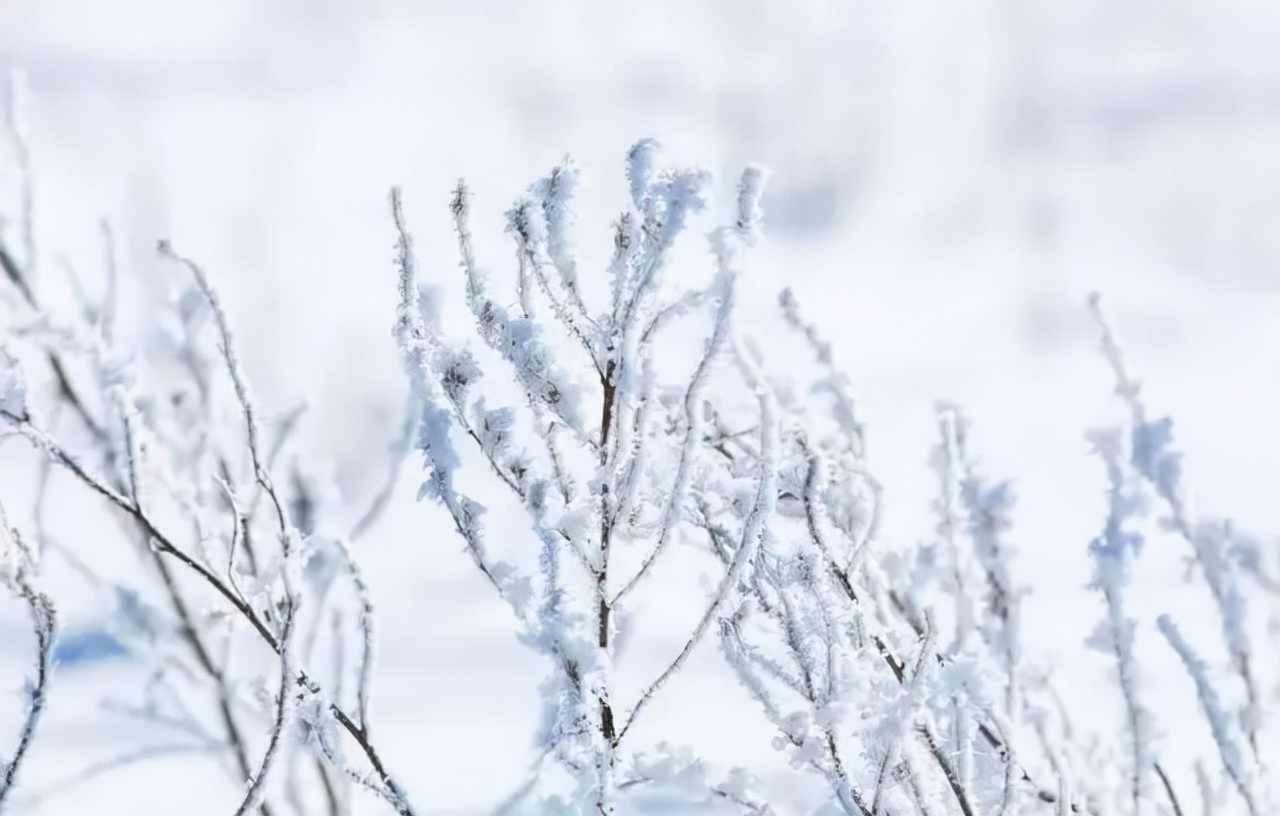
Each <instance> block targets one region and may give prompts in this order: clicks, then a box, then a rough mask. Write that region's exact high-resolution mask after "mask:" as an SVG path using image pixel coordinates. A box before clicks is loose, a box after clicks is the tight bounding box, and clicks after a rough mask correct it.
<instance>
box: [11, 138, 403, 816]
mask: <svg viewBox="0 0 1280 816" xmlns="http://www.w3.org/2000/svg"><path fill="white" fill-rule="evenodd" d="M10 124H11V126H10V128H9V134H10V136H11V137H12V138H14V139H16V140H17V141H18V143H19V144H22V142H21V135H22V131H21V128H19V127H18V126H17V125H16V124H15V121H14V120H13V119H11V123H10ZM20 155H22V156H25V155H26V154H25V149H23V150H22V151H20ZM22 170H23V176H24V178H25V179H26V184H27V186H25V187H24V189H23V196H24V201H26V202H27V203H26V204H24V205H23V206H21V207H20V208H19V210H20V212H22V213H25V214H26V215H27V216H28V217H29V215H30V212H31V208H30V206H29V197H30V189H29V183H30V181H29V175H30V169H29V168H27V167H23V168H22ZM30 230H31V228H30V225H29V224H25V225H24V226H23V230H22V231H21V232H22V234H25V235H27V236H29V235H30V234H31V231H30ZM3 237H4V236H0V239H3ZM104 237H105V238H106V240H107V245H108V253H107V255H108V257H110V256H111V253H110V232H109V231H108V230H105V229H104ZM159 250H160V253H161V255H162V256H163V257H165V258H166V259H168V260H169V261H170V267H171V270H172V273H173V286H174V296H173V298H172V300H171V302H170V305H169V307H168V308H167V309H165V310H163V311H161V312H160V313H158V314H154V315H150V316H149V317H150V319H151V322H150V325H147V326H144V327H143V329H144V330H143V331H141V332H140V334H141V335H142V336H143V337H145V338H147V342H146V345H145V347H144V348H141V349H137V348H132V347H129V346H128V345H126V344H125V343H124V342H122V341H121V340H120V339H119V334H120V332H118V331H117V330H116V319H115V315H116V306H117V304H116V297H117V296H116V292H117V286H116V280H115V275H116V270H115V268H114V264H113V263H109V264H108V266H107V268H106V269H105V270H104V274H103V276H102V280H103V285H102V286H101V287H100V289H101V294H90V293H89V291H88V288H87V287H86V286H82V285H80V284H81V282H80V281H79V279H76V280H75V281H74V282H75V283H76V284H77V286H76V287H75V288H74V291H76V292H77V293H78V301H77V302H74V303H72V304H70V305H69V306H70V308H65V307H64V308H52V307H50V306H48V305H47V304H45V303H44V301H43V299H42V298H41V290H42V286H41V284H42V280H41V278H40V277H39V276H38V275H37V274H36V265H35V263H34V259H35V254H34V242H30V241H28V242H26V247H25V249H24V250H22V251H20V252H18V251H11V250H10V246H9V244H8V243H6V242H4V241H3V240H0V266H2V268H3V272H4V278H5V280H4V281H3V292H0V298H2V300H0V306H3V318H4V327H5V336H4V338H3V342H4V348H3V349H0V441H3V442H4V443H5V444H4V454H3V455H4V457H5V469H6V470H7V469H8V468H9V466H10V464H9V463H10V462H15V461H16V460H15V459H14V458H12V456H13V454H12V452H11V451H12V445H11V444H9V443H11V442H12V441H13V439H14V438H20V439H22V440H25V441H26V443H28V445H29V446H30V447H31V448H32V449H33V450H34V451H35V452H36V453H37V454H38V455H39V457H40V458H41V460H42V464H41V465H38V466H37V467H36V468H32V469H31V470H32V473H33V474H36V476H35V478H36V479H37V481H38V485H37V489H36V506H35V508H34V510H33V512H32V514H31V520H30V526H29V528H28V529H29V530H30V534H29V535H28V536H25V537H24V536H23V535H21V534H20V533H19V532H18V530H17V529H16V527H15V525H17V524H18V519H17V518H15V517H13V515H12V512H9V513H5V514H0V536H3V547H4V549H3V561H2V562H0V579H2V580H3V582H4V584H5V586H6V588H7V589H9V590H10V591H11V592H12V593H13V594H15V595H16V596H18V597H19V598H20V599H21V600H23V601H24V602H25V603H26V604H27V605H28V607H29V609H30V614H31V617H32V619H33V622H34V628H35V634H36V641H37V660H36V670H35V674H34V676H33V677H32V679H30V680H29V681H28V687H27V689H26V691H25V692H24V693H23V698H24V700H25V701H26V704H27V711H28V714H27V718H26V721H25V725H24V726H23V729H22V732H21V735H20V737H19V746H18V748H17V750H16V752H15V753H14V755H13V756H12V758H11V759H9V760H8V761H6V762H5V764H4V766H3V775H0V803H3V802H4V801H5V798H6V796H8V795H9V794H10V791H11V789H12V787H13V783H14V780H15V777H16V774H17V770H18V766H19V764H20V762H21V760H22V759H23V757H24V755H25V754H26V752H27V748H28V745H29V743H30V740H31V737H32V735H33V732H34V729H35V726H36V723H37V720H38V718H39V715H40V713H41V711H42V710H43V708H44V706H45V703H46V700H47V699H49V698H50V696H53V697H54V698H56V693H53V694H52V695H51V693H50V692H49V689H48V688H47V686H48V684H49V675H50V668H51V661H52V660H53V659H56V657H57V655H58V652H57V649H56V647H55V646H54V645H53V637H54V613H53V607H52V604H51V602H50V600H49V599H48V598H47V597H46V596H45V595H43V594H41V593H40V592H38V591H37V590H36V589H35V588H34V587H35V582H36V580H37V579H38V567H39V565H40V562H41V561H42V560H43V559H49V558H54V559H62V560H64V561H65V562H66V563H67V564H69V565H70V566H71V567H72V568H73V569H74V570H76V571H78V572H79V573H80V574H81V576H82V577H83V578H84V579H85V581H86V584H87V587H88V589H89V590H90V591H91V592H94V593H97V594H98V595H99V596H100V597H102V598H104V599H106V600H107V601H108V602H110V603H111V606H112V607H113V611H112V612H111V613H110V614H109V616H108V622H107V626H106V633H104V634H103V635H102V636H101V637H103V638H104V639H107V642H113V643H114V644H115V645H114V648H115V649H117V650H120V651H123V652H125V653H126V654H127V655H128V656H129V657H130V658H131V660H132V661H133V662H134V663H136V664H137V665H138V666H139V668H140V673H139V674H138V675H137V676H138V677H140V678H142V681H141V682H142V685H141V686H140V687H138V688H127V689H120V690H119V694H118V695H116V696H114V697H113V698H112V699H111V700H109V701H108V702H107V706H108V707H109V708H110V709H111V710H112V711H114V712H115V713H116V714H117V715H119V716H120V717H121V718H123V722H126V723H127V722H138V721H141V722H145V723H147V724H150V725H152V726H154V727H155V728H157V729H159V730H161V731H162V732H167V733H168V734H169V735H170V737H171V738H172V739H171V741H170V742H169V743H167V744H165V745H159V746H157V745H152V746H146V747H144V748H143V749H142V750H140V751H138V752H137V753H136V754H132V755H128V756H124V757H120V758H118V759H116V760H114V761H112V762H109V763H106V764H105V765H103V766H100V767H98V768H96V769H89V770H88V771H86V772H85V773H84V774H81V775H77V776H76V777H75V778H74V779H80V778H83V777H84V776H85V775H92V774H94V773H98V772H102V771H105V770H109V769H111V768H113V767H118V766H119V765H121V764H124V763H128V762H134V761H142V760H145V759H148V758H151V757H154V756H162V755H164V754H166V753H191V752H195V753H200V754H205V755H207V756H208V757H209V758H210V759H211V760H213V762H212V763H211V764H210V767H211V768H212V767H214V766H215V765H216V766H220V767H223V768H226V769H229V770H230V772H231V773H232V774H233V775H234V779H235V780H236V781H237V782H238V783H239V784H241V785H242V786H243V788H244V794H243V796H242V800H241V802H240V804H239V806H238V808H236V811H235V812H236V813H238V814H240V813H248V812H251V811H252V812H259V813H261V814H263V815H264V816H270V814H280V813H285V812H290V811H292V812H299V813H318V812H331V813H340V812H346V811H347V809H348V799H349V795H350V788H351V787H352V786H353V785H358V786H361V787H364V788H367V789H369V790H371V791H373V792H374V793H376V794H377V795H379V796H381V797H382V798H383V799H385V800H386V802H387V803H388V804H390V805H391V806H392V807H393V808H394V809H395V810H396V811H397V812H400V813H402V814H408V813H411V812H412V811H411V810H410V807H409V805H408V803H407V801H406V800H405V798H404V794H403V792H402V790H401V788H400V786H399V784H398V783H397V782H396V781H395V780H394V779H393V778H392V776H391V774H390V772H389V771H388V770H387V769H386V768H385V767H384V766H383V764H382V761H381V759H380V757H379V755H378V752H377V750H376V748H375V745H374V742H373V740H372V736H371V731H370V724H371V723H370V719H369V717H370V711H369V696H370V689H369V678H370V668H371V660H372V653H371V649H372V645H373V633H372V628H371V627H372V612H371V602H370V600H369V597H368V593H367V591H366V589H365V585H364V581H363V579H362V578H361V574H360V571H359V569H358V568H357V566H356V564H355V562H354V561H353V560H352V559H351V557H350V555H349V551H348V547H347V544H348V541H349V538H350V536H349V534H348V533H349V531H348V530H345V529H343V528H342V526H341V524H340V523H339V520H340V519H341V518H342V516H343V515H344V514H343V513H342V512H340V511H343V510H345V509H346V508H342V507H340V506H339V505H338V502H337V500H336V499H335V498H334V495H333V490H332V487H331V486H329V485H327V484H326V483H325V482H324V481H323V480H322V479H320V478H319V477H318V473H319V471H317V470H316V469H314V467H313V466H312V465H313V463H310V462H308V460H307V459H306V458H305V457H301V456H299V455H298V454H297V453H296V452H295V451H294V450H292V445H291V434H292V431H293V430H294V428H295V427H296V424H297V420H298V412H297V411H292V412H289V413H287V414H285V415H283V416H280V417H275V418H271V419H267V420H265V421H264V419H263V418H262V416H261V414H260V411H259V409H258V407H257V406H256V404H255V402H254V400H253V398H252V396H251V394H250V391H249V386H248V384H247V383H246V381H245V377H244V374H243V372H242V370H241V367H240V364H239V361H238V358H237V356H236V355H237V348H236V343H235V338H234V337H233V335H232V332H231V329H230V327H229V325H228V322H227V318H226V316H225V314H224V313H223V310H222V307H221V305H220V303H219V300H218V297H217V294H216V292H215V290H214V288H213V286H212V284H211V283H210V280H209V278H208V276H206V274H205V273H204V271H203V270H202V269H200V267H198V266H197V265H196V264H194V263H193V262H191V261H190V260H188V259H186V258H184V257H182V256H181V255H179V254H178V253H177V252H176V251H175V250H174V249H173V248H172V247H170V246H168V245H167V244H165V243H161V245H160V248H159ZM54 496H56V498H52V497H54ZM55 501H56V502H58V503H59V504H61V503H62V502H72V503H76V504H89V503H99V504H101V505H103V506H105V508H107V509H108V511H109V513H110V515H109V516H108V520H113V521H114V522H115V526H116V528H117V529H116V530H115V532H114V535H113V534H112V531H111V530H110V529H108V528H107V527H106V526H105V525H104V526H102V527H98V528H95V529H94V530H93V534H92V536H89V538H91V540H87V541H74V542H72V541H63V540H59V539H58V538H56V537H54V536H53V535H51V534H50V533H49V529H48V527H47V526H46V524H45V518H46V515H47V514H48V513H49V512H50V510H51V509H52V508H49V507H48V505H49V504H50V503H52V502H55ZM10 508H12V505H10ZM367 522H368V520H362V521H361V522H359V523H358V524H357V525H356V531H357V532H358V531H359V530H360V529H363V528H364V527H367ZM107 548H112V549H111V551H110V552H108V553H106V556H107V559H108V563H111V562H114V563H119V562H121V561H122V560H125V559H130V558H131V559H133V560H134V562H135V563H136V568H135V569H134V570H132V571H130V572H129V574H128V575H129V577H128V578H127V579H119V578H115V579H113V578H109V577H106V576H104V575H101V574H99V573H98V571H97V570H95V569H94V568H93V567H92V566H91V564H92V562H93V561H94V560H99V563H103V562H102V561H101V560H100V559H101V556H102V555H103V554H104V550H106V549H107ZM330 667H333V668H330ZM54 792H55V793H56V791H54ZM9 798H10V799H16V798H20V796H13V797H9Z"/></svg>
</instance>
